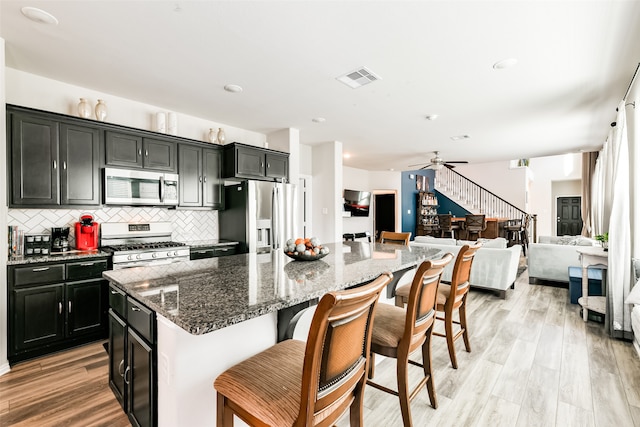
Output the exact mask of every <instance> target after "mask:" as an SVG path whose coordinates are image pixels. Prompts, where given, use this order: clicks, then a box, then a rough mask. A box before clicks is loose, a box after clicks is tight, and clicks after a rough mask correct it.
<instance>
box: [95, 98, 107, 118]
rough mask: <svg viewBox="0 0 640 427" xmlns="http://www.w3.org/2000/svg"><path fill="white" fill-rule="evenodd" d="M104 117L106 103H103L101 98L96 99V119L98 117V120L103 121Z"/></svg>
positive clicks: (105, 115)
mask: <svg viewBox="0 0 640 427" xmlns="http://www.w3.org/2000/svg"><path fill="white" fill-rule="evenodd" d="M106 118H107V104H105V103H104V101H103V100H102V99H98V103H97V104H96V119H98V121H101V122H104V119H106Z"/></svg>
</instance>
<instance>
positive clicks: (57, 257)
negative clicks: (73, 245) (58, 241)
mask: <svg viewBox="0 0 640 427" xmlns="http://www.w3.org/2000/svg"><path fill="white" fill-rule="evenodd" d="M110 256H111V254H109V253H107V252H103V251H101V250H93V251H76V250H71V251H67V252H54V253H52V254H49V255H41V256H15V257H10V258H9V260H8V261H7V265H21V264H36V263H41V262H56V261H62V262H66V261H72V260H74V259H87V258H107V257H110Z"/></svg>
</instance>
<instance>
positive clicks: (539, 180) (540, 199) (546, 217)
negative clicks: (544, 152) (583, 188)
mask: <svg viewBox="0 0 640 427" xmlns="http://www.w3.org/2000/svg"><path fill="white" fill-rule="evenodd" d="M529 167H530V169H531V172H532V175H533V180H532V182H531V192H530V195H529V201H530V208H529V212H530V213H535V214H537V215H538V226H537V227H538V236H553V235H555V234H556V206H555V203H556V198H555V196H554V194H553V188H552V187H553V185H552V184H553V183H554V182H557V181H570V180H579V181H580V182H582V156H581V155H580V154H568V155H562V156H549V157H538V158H535V159H531V163H530V165H529ZM577 195H580V192H578V194H577Z"/></svg>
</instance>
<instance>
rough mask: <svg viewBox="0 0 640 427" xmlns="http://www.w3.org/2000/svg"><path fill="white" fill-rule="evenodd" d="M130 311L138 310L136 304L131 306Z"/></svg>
mask: <svg viewBox="0 0 640 427" xmlns="http://www.w3.org/2000/svg"><path fill="white" fill-rule="evenodd" d="M131 311H140V308H139V307H136V306H132V307H131Z"/></svg>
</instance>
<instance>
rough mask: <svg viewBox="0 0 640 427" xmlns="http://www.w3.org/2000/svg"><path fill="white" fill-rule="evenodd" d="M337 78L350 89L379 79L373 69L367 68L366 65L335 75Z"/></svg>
mask: <svg viewBox="0 0 640 427" xmlns="http://www.w3.org/2000/svg"><path fill="white" fill-rule="evenodd" d="M336 79H337V80H339V81H341V82H342V83H344V84H346V85H347V86H349V87H350V88H351V89H356V88H359V87H360V86H364V85H366V84H369V83H371V82H375V81H376V80H381V79H380V77H379V76H377V75H376V74H375V73H374V72H373V71H371V70H369V69H367V67H358V68H356V69H355V70H353V71H350V72H348V73H347V74H344V75H342V76H340V77H336Z"/></svg>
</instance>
